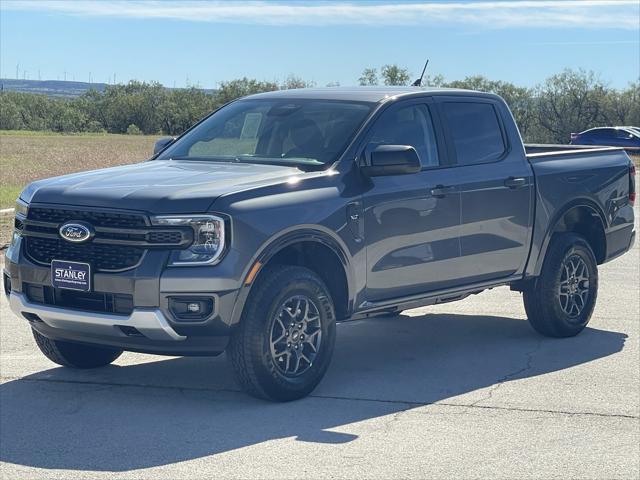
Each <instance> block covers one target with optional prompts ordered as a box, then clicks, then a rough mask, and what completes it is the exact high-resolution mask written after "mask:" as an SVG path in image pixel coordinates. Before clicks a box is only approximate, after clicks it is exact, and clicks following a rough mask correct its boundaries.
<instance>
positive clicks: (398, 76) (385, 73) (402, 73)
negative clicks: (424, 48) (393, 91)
mask: <svg viewBox="0 0 640 480" xmlns="http://www.w3.org/2000/svg"><path fill="white" fill-rule="evenodd" d="M380 71H381V74H382V81H383V82H384V84H385V85H409V81H410V80H411V77H409V70H407V69H406V68H403V67H399V66H398V65H396V64H393V65H385V66H383V67H382V69H381V70H380Z"/></svg>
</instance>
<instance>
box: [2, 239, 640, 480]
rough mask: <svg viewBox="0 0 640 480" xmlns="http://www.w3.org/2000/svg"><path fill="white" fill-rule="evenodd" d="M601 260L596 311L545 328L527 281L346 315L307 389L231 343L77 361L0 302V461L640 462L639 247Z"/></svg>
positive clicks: (271, 465) (132, 470)
mask: <svg viewBox="0 0 640 480" xmlns="http://www.w3.org/2000/svg"><path fill="white" fill-rule="evenodd" d="M639 253H640V250H639V248H638V244H636V246H635V247H634V249H633V251H632V252H630V253H628V254H626V255H624V256H622V257H620V258H618V259H617V260H614V261H613V262H611V263H608V264H606V265H604V266H602V267H601V269H600V292H599V298H598V304H597V307H596V310H595V313H594V315H593V318H592V321H591V323H590V324H589V327H588V328H587V329H586V330H585V331H584V332H583V333H582V334H580V335H579V336H577V337H575V338H570V339H548V338H544V337H541V336H539V335H537V334H536V333H535V332H534V331H533V330H532V329H531V328H530V327H529V325H528V323H527V321H526V317H525V313H524V308H523V306H522V299H521V295H520V294H519V293H516V292H511V291H509V290H508V289H507V288H496V289H494V290H491V291H487V292H484V293H482V294H480V295H476V296H473V297H471V298H468V299H466V300H463V301H461V302H456V303H450V304H444V305H439V306H432V307H427V308H421V309H416V310H411V311H408V312H405V314H403V315H402V316H400V317H398V318H395V319H389V318H375V319H370V320H367V321H357V322H351V323H345V324H341V325H339V326H338V340H337V344H336V351H335V356H334V359H333V362H332V365H331V368H330V369H329V372H328V373H327V376H326V378H325V379H324V381H323V382H322V383H321V384H320V386H319V387H318V388H317V389H316V391H315V392H314V393H313V394H312V395H311V396H310V397H309V398H306V399H304V400H300V401H297V402H292V403H287V404H274V403H267V402H263V401H259V400H255V399H253V398H251V397H248V396H246V395H245V394H243V393H241V392H240V391H239V389H238V387H237V386H236V385H235V383H234V381H233V378H232V376H231V373H230V371H229V367H228V365H227V363H226V359H225V357H224V356H220V357H216V358H174V357H160V356H152V355H141V354H134V353H125V354H124V355H122V356H121V357H120V358H119V359H118V360H117V361H116V362H115V364H114V365H112V366H108V367H105V368H101V369H97V370H93V371H73V370H68V369H64V368H60V367H58V366H56V365H54V364H53V363H51V362H49V361H48V360H47V359H46V358H45V357H44V356H42V355H41V354H40V352H39V351H38V350H37V348H36V346H35V344H34V342H33V339H32V337H31V333H30V329H29V326H28V324H27V322H26V321H25V320H22V319H20V318H17V317H16V316H14V315H13V314H12V313H11V312H10V310H9V309H8V306H7V302H6V300H5V299H4V298H2V300H1V304H0V317H1V320H0V377H1V384H0V461H1V463H0V473H1V474H2V478H6V479H21V478H28V479H31V478H33V479H35V478H55V479H59V480H62V479H71V478H73V479H76V478H78V479H87V478H126V479H129V478H140V479H143V478H144V479H147V478H161V479H165V478H166V479H183V478H184V479H196V478H224V479H233V478H278V479H287V478H292V479H293V478H309V479H315V478H349V479H358V478H385V479H387V478H494V479H498V478H504V479H516V478H545V479H549V478H563V479H565V478H598V479H605V478H606V479H614V478H621V479H638V478H640V446H639V445H640V347H639V343H638V339H639V333H640V280H639V277H640V262H639Z"/></svg>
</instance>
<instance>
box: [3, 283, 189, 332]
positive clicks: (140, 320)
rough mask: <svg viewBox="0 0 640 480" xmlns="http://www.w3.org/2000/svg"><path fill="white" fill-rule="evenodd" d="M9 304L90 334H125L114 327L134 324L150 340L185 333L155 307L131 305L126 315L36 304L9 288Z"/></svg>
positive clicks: (54, 325) (55, 325) (16, 310)
mask: <svg viewBox="0 0 640 480" xmlns="http://www.w3.org/2000/svg"><path fill="white" fill-rule="evenodd" d="M9 304H10V306H11V310H13V312H14V313H15V314H16V315H18V316H20V317H22V316H23V315H22V313H31V314H34V315H37V316H38V318H40V320H42V321H43V322H44V323H45V324H47V325H48V326H50V327H52V328H59V329H60V330H68V331H74V332H81V333H87V334H92V335H106V336H109V337H116V338H118V337H121V338H122V337H125V338H126V337H127V335H125V334H124V333H123V332H122V330H121V329H120V328H118V327H121V326H122V327H134V328H135V329H137V330H138V331H139V332H140V333H141V334H142V335H144V336H145V337H147V338H149V339H150V340H165V341H167V340H169V341H180V340H184V339H185V338H187V337H184V336H182V335H179V334H178V333H176V331H175V330H174V329H173V328H171V325H169V322H168V321H167V319H166V317H165V316H164V314H163V313H162V312H161V311H160V310H158V309H135V310H134V311H133V313H131V315H129V316H128V317H125V316H122V315H109V314H106V313H96V312H79V311H75V310H69V309H64V308H58V307H50V306H47V305H38V304H34V303H31V302H29V301H28V300H27V298H26V297H25V295H24V294H20V293H16V292H11V295H10V297H9Z"/></svg>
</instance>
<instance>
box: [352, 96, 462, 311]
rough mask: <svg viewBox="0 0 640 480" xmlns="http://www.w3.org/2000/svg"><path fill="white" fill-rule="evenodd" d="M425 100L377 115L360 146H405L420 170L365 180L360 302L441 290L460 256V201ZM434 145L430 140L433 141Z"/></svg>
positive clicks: (452, 277) (452, 276)
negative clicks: (362, 292)
mask: <svg viewBox="0 0 640 480" xmlns="http://www.w3.org/2000/svg"><path fill="white" fill-rule="evenodd" d="M434 118H435V116H434V112H433V111H432V108H431V107H430V105H429V104H428V103H427V100H426V99H421V100H411V101H407V102H402V103H399V104H395V105H393V106H391V107H390V108H388V109H387V110H385V111H384V112H382V114H381V115H380V117H379V118H378V119H377V120H376V122H375V123H374V125H373V127H372V131H371V132H370V133H369V137H368V140H367V142H366V144H367V145H368V146H369V147H371V145H372V144H373V145H411V146H412V147H414V148H415V149H416V151H417V152H418V155H419V157H420V161H421V164H422V171H420V172H419V173H415V174H408V175H394V176H386V177H373V178H371V179H370V182H371V184H370V185H369V188H368V189H367V191H366V193H365V194H364V195H363V206H364V228H365V238H366V242H367V289H366V298H367V300H368V301H371V302H376V301H383V300H389V299H393V298H398V297H404V296H408V295H412V294H418V293H423V292H428V291H432V290H437V289H440V288H445V287H447V286H449V285H451V284H452V283H453V282H455V279H456V275H457V272H456V271H455V266H456V261H457V259H458V257H459V254H460V249H459V240H458V228H459V223H460V222H459V220H460V194H459V192H458V190H457V188H456V187H455V186H452V185H451V171H450V170H451V169H449V168H447V162H446V159H447V156H446V153H445V148H444V145H443V142H442V133H441V132H440V131H439V129H438V128H436V127H435V126H437V122H436V121H434ZM437 139H438V140H437Z"/></svg>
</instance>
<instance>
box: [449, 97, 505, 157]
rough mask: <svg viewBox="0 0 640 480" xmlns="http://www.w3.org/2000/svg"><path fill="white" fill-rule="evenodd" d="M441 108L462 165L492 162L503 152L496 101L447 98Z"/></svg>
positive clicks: (503, 146) (503, 145)
mask: <svg viewBox="0 0 640 480" xmlns="http://www.w3.org/2000/svg"><path fill="white" fill-rule="evenodd" d="M442 108H443V112H444V118H445V119H446V122H447V124H448V125H449V132H450V135H451V139H452V141H453V145H454V148H455V151H456V157H457V160H458V164H459V165H475V164H478V163H486V162H493V161H495V160H497V159H498V158H500V157H501V156H502V154H503V153H504V151H505V149H506V147H505V144H504V140H503V138H502V129H501V128H500V122H499V121H498V115H497V113H496V110H495V108H494V107H493V105H491V104H490V103H473V102H445V103H443V104H442Z"/></svg>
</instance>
